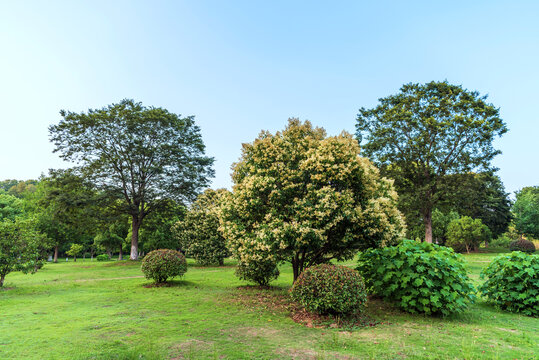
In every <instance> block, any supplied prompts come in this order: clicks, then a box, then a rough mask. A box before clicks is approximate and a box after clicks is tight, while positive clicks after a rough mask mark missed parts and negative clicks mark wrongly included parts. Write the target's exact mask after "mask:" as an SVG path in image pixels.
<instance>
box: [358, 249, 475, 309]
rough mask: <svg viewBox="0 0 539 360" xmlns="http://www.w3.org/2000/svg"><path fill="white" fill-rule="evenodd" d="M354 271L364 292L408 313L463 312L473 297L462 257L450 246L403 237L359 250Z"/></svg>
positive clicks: (472, 288) (472, 290) (473, 292)
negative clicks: (395, 243)
mask: <svg viewBox="0 0 539 360" xmlns="http://www.w3.org/2000/svg"><path fill="white" fill-rule="evenodd" d="M357 270H358V271H359V272H360V273H361V274H362V275H363V277H364V278H365V284H366V286H367V291H368V292H370V293H372V294H374V295H377V296H380V297H382V298H384V299H386V300H389V301H394V302H396V303H397V304H398V306H399V307H400V308H401V309H403V310H404V311H407V312H411V313H425V314H442V315H449V314H451V313H458V312H462V311H464V310H465V309H466V307H467V305H468V304H469V303H472V302H473V301H474V300H475V298H476V296H475V289H474V287H473V285H472V283H471V280H470V278H469V277H468V275H467V274H466V269H465V267H464V262H463V260H462V256H461V255H458V254H456V253H455V252H454V251H453V249H451V248H447V247H445V246H438V245H435V244H429V243H419V242H415V241H412V240H404V241H403V242H402V243H401V244H400V245H398V246H391V247H386V248H382V249H370V250H367V251H364V252H362V253H360V255H359V263H358V267H357Z"/></svg>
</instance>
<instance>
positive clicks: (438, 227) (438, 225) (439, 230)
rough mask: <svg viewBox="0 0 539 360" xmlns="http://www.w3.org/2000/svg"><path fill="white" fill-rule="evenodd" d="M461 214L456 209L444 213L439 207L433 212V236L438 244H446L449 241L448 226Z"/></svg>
mask: <svg viewBox="0 0 539 360" xmlns="http://www.w3.org/2000/svg"><path fill="white" fill-rule="evenodd" d="M459 218H460V215H459V214H458V213H457V212H456V211H450V212H449V213H447V214H444V213H443V212H441V211H440V210H438V209H434V211H433V212H432V237H433V238H434V240H435V243H436V244H438V245H445V243H446V241H447V228H448V226H449V224H450V223H451V221H453V220H457V219H459Z"/></svg>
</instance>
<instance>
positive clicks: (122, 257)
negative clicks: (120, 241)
mask: <svg viewBox="0 0 539 360" xmlns="http://www.w3.org/2000/svg"><path fill="white" fill-rule="evenodd" d="M123 259H124V256H123V252H122V247H121V246H120V254H118V260H123Z"/></svg>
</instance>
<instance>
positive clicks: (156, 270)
mask: <svg viewBox="0 0 539 360" xmlns="http://www.w3.org/2000/svg"><path fill="white" fill-rule="evenodd" d="M141 270H142V272H143V273H144V276H145V277H146V279H152V280H153V281H155V282H156V283H165V282H167V280H168V279H172V278H174V277H176V276H182V275H183V274H185V272H186V271H187V261H186V260H185V256H183V254H182V253H181V252H179V251H176V250H168V249H159V250H154V251H151V252H149V253H148V254H147V255H146V256H145V257H144V259H143V260H142V267H141Z"/></svg>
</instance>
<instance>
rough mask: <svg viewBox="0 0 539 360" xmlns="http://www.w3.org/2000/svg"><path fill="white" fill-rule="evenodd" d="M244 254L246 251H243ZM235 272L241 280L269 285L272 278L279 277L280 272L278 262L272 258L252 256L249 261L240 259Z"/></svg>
mask: <svg viewBox="0 0 539 360" xmlns="http://www.w3.org/2000/svg"><path fill="white" fill-rule="evenodd" d="M247 254H248V253H247ZM242 255H243V256H245V255H246V253H245V252H243V253H242ZM235 274H236V276H237V277H238V278H240V279H241V280H245V281H252V282H254V283H256V284H258V285H260V286H268V284H269V283H270V282H271V281H272V280H275V279H277V278H278V277H279V274H280V273H279V268H278V267H277V264H275V262H274V261H272V259H264V258H262V257H254V256H252V257H251V258H249V260H248V261H238V265H237V267H236V271H235Z"/></svg>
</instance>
